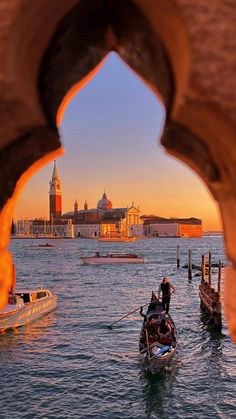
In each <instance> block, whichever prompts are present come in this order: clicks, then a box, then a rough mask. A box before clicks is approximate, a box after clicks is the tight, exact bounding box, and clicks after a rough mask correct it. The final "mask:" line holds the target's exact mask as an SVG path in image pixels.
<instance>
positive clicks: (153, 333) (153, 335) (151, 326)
mask: <svg viewBox="0 0 236 419" xmlns="http://www.w3.org/2000/svg"><path fill="white" fill-rule="evenodd" d="M143 338H144V343H145V345H147V344H149V345H152V344H153V343H154V342H157V340H158V333H157V323H156V321H155V319H154V318H153V317H152V316H150V317H149V318H148V319H147V321H146V325H145V328H144V330H143Z"/></svg>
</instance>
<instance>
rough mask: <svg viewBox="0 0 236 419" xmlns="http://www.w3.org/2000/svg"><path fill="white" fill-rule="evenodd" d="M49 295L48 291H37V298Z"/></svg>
mask: <svg viewBox="0 0 236 419" xmlns="http://www.w3.org/2000/svg"><path fill="white" fill-rule="evenodd" d="M44 297H47V293H46V291H39V292H37V299H39V298H44Z"/></svg>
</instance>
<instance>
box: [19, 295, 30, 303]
mask: <svg viewBox="0 0 236 419" xmlns="http://www.w3.org/2000/svg"><path fill="white" fill-rule="evenodd" d="M17 295H18V296H20V297H21V298H22V299H23V301H24V303H30V295H29V294H28V293H21V294H17Z"/></svg>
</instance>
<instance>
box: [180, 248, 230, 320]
mask: <svg viewBox="0 0 236 419" xmlns="http://www.w3.org/2000/svg"><path fill="white" fill-rule="evenodd" d="M212 266H214V267H218V282H217V290H216V289H215V288H214V286H213V285H212ZM222 266H223V264H222V261H221V260H219V262H218V263H216V264H212V255H211V252H209V258H208V263H206V256H205V255H202V264H201V266H200V265H195V264H193V263H192V250H189V252H188V265H185V266H183V268H188V279H189V280H191V279H192V270H193V269H197V270H199V271H201V274H200V275H201V277H202V279H201V284H200V285H199V297H200V306H201V309H202V310H203V311H204V312H207V313H208V314H209V315H210V320H211V323H212V324H213V325H214V326H215V327H217V328H221V327H222V307H221V275H222ZM177 268H180V249H179V246H177ZM197 275H198V274H197Z"/></svg>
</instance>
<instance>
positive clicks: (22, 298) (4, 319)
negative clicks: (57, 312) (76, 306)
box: [0, 289, 57, 332]
mask: <svg viewBox="0 0 236 419" xmlns="http://www.w3.org/2000/svg"><path fill="white" fill-rule="evenodd" d="M56 305H57V296H56V295H52V293H51V291H49V290H47V289H37V290H33V291H29V290H22V291H16V292H14V293H9V298H8V304H7V305H6V306H5V307H4V308H3V309H2V310H1V311H0V332H2V331H5V330H8V329H14V328H16V327H19V326H24V325H26V324H28V323H30V322H32V321H34V320H36V319H38V318H39V317H41V316H42V315H44V314H46V313H49V312H50V311H52V310H54V309H55V308H56Z"/></svg>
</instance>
